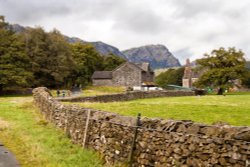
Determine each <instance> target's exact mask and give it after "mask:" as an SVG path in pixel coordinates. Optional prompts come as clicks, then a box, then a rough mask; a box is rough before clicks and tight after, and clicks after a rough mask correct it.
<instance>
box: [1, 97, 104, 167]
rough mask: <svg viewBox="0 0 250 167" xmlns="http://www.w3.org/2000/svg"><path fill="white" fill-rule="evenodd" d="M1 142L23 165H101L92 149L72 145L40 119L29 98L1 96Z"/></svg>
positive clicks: (47, 166)
mask: <svg viewBox="0 0 250 167" xmlns="http://www.w3.org/2000/svg"><path fill="white" fill-rule="evenodd" d="M0 141H1V142H2V143H4V145H5V146H6V147H7V148H9V149H10V151H11V152H13V153H14V154H15V156H16V158H17V159H18V161H19V162H20V164H21V166H23V167H34V166H36V167H78V166H79V167H99V166H100V167H101V166H103V165H102V163H103V162H102V161H101V160H100V157H99V156H98V155H96V154H95V153H94V152H93V151H90V150H84V149H83V148H82V147H81V146H78V145H75V144H72V143H71V141H70V139H69V138H67V136H66V135H65V134H64V133H63V131H61V130H60V129H57V128H55V126H54V125H52V124H50V123H48V122H47V121H46V120H44V119H43V117H42V115H41V114H40V113H39V111H38V109H37V108H36V107H34V106H33V103H32V97H31V96H30V97H0Z"/></svg>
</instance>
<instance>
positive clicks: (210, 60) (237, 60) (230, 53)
mask: <svg viewBox="0 0 250 167" xmlns="http://www.w3.org/2000/svg"><path fill="white" fill-rule="evenodd" d="M245 62H246V61H245V58H244V53H243V52H242V51H241V50H236V49H235V48H228V49H225V48H222V47H221V48H219V49H215V50H213V51H212V52H211V53H210V54H205V55H204V58H201V59H199V60H197V66H198V67H197V69H198V70H199V71H203V74H202V75H201V77H200V78H199V80H198V81H197V82H196V83H195V85H196V86H199V87H207V86H210V87H214V88H218V94H223V89H225V88H226V87H229V86H232V85H233V83H234V81H235V80H237V79H242V77H243V75H244V72H245Z"/></svg>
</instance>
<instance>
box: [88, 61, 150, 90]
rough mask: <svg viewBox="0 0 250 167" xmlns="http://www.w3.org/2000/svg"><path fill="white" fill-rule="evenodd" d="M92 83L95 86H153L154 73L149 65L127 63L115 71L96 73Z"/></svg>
mask: <svg viewBox="0 0 250 167" xmlns="http://www.w3.org/2000/svg"><path fill="white" fill-rule="evenodd" d="M92 82H93V85H94V86H126V87H135V86H139V87H140V86H150V85H152V86H153V85H154V83H153V82H154V72H153V71H152V70H151V68H150V65H149V63H141V64H134V63H131V62H125V63H123V64H122V65H120V66H119V67H117V68H116V69H114V70H113V71H95V72H94V74H93V75H92Z"/></svg>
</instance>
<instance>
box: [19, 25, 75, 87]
mask: <svg viewBox="0 0 250 167" xmlns="http://www.w3.org/2000/svg"><path fill="white" fill-rule="evenodd" d="M23 40H24V42H25V44H26V48H25V51H26V54H27V55H28V56H29V58H30V59H31V64H32V66H31V71H32V72H33V74H34V82H33V84H34V86H48V87H56V86H64V85H65V84H66V83H65V82H66V81H67V78H68V76H69V74H70V71H71V68H73V60H72V56H71V50H70V45H69V44H68V43H67V42H66V40H65V39H64V36H63V35H61V33H60V32H59V31H57V30H53V31H52V32H49V33H46V32H45V31H44V30H43V29H42V28H41V27H37V28H30V29H27V30H26V31H25V32H24V33H23Z"/></svg>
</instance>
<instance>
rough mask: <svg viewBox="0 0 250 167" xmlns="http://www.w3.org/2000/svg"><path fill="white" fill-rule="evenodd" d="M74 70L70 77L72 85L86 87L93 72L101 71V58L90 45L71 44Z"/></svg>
mask: <svg viewBox="0 0 250 167" xmlns="http://www.w3.org/2000/svg"><path fill="white" fill-rule="evenodd" d="M71 50H72V56H73V60H74V62H75V64H76V67H75V69H74V70H73V71H72V73H71V75H70V79H71V82H72V84H78V85H80V84H82V85H87V84H89V83H90V82H91V76H92V74H93V73H94V71H95V70H102V69H103V58H102V57H101V56H100V55H99V53H98V52H97V51H96V50H95V48H94V47H93V46H92V45H90V44H82V43H75V44H71Z"/></svg>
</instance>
